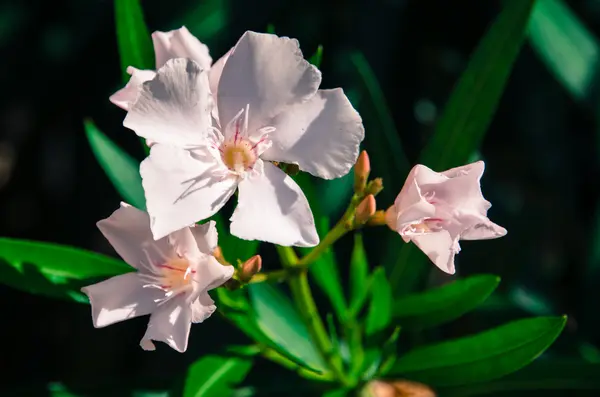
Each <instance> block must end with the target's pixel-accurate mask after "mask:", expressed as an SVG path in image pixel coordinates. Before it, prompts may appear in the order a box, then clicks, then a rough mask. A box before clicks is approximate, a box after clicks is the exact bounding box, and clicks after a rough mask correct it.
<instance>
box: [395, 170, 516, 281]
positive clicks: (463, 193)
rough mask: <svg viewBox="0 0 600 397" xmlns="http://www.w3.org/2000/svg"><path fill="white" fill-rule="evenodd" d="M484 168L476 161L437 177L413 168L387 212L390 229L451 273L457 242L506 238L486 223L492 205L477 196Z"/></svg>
mask: <svg viewBox="0 0 600 397" xmlns="http://www.w3.org/2000/svg"><path fill="white" fill-rule="evenodd" d="M484 167H485V165H484V163H483V161H478V162H476V163H472V164H468V165H465V166H462V167H457V168H452V169H450V170H448V171H444V172H442V173H438V172H435V171H432V170H431V169H429V168H427V167H425V166H424V165H421V164H418V165H416V166H415V167H413V169H412V170H411V171H410V173H409V174H408V178H406V182H405V183H404V186H403V187H402V190H401V191H400V194H398V197H397V198H396V201H395V202H394V205H393V206H391V207H390V208H389V209H388V210H387V211H386V220H387V224H388V226H389V227H390V228H391V229H392V230H394V231H397V232H398V233H399V234H400V235H401V236H402V238H403V239H404V241H405V242H409V241H412V242H414V243H415V244H416V245H417V247H419V248H420V249H421V251H423V252H424V253H425V254H426V255H427V256H428V257H429V259H430V260H431V261H432V262H433V263H434V264H435V265H436V266H437V267H439V268H440V269H442V270H443V271H444V272H446V273H450V274H454V271H455V269H454V255H455V254H457V253H458V252H459V251H460V246H459V244H458V241H459V240H484V239H492V238H498V237H502V236H504V235H505V234H506V229H504V228H503V227H501V226H498V225H496V224H495V223H493V222H491V221H490V220H489V219H488V218H487V211H488V209H489V208H490V207H491V206H492V204H491V203H490V202H489V201H487V200H485V199H484V198H483V194H482V193H481V187H480V179H481V176H482V174H483V170H484Z"/></svg>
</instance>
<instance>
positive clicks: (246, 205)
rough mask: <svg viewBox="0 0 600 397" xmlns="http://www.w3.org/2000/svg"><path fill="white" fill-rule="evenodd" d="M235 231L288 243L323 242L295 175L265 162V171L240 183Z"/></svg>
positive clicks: (243, 235) (247, 236) (241, 235)
mask: <svg viewBox="0 0 600 397" xmlns="http://www.w3.org/2000/svg"><path fill="white" fill-rule="evenodd" d="M231 234H233V235H234V236H237V237H239V238H242V239H245V240H261V241H267V242H270V243H273V244H279V245H284V246H290V245H294V246H298V247H314V246H315V245H317V244H318V243H319V236H318V235H317V230H316V228H315V221H314V219H313V214H312V212H311V210H310V206H309V204H308V200H306V197H305V196H304V193H303V192H302V190H301V189H300V187H299V186H298V185H297V184H296V182H294V180H293V179H292V178H290V177H289V176H288V175H287V174H285V173H284V172H283V171H281V170H280V169H279V168H277V167H275V166H274V165H273V164H271V163H268V162H264V172H263V173H262V174H258V175H253V176H252V177H250V178H247V179H244V180H243V181H242V182H241V183H240V185H239V198H238V205H237V208H236V209H235V211H234V213H233V215H232V216H231Z"/></svg>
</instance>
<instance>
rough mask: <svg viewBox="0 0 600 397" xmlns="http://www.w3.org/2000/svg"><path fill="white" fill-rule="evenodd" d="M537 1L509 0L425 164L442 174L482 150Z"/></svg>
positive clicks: (477, 54) (448, 108) (478, 50)
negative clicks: (481, 144)
mask: <svg viewBox="0 0 600 397" xmlns="http://www.w3.org/2000/svg"><path fill="white" fill-rule="evenodd" d="M534 3H535V0H507V1H506V2H505V3H504V4H505V7H504V9H503V10H502V11H501V13H500V15H499V16H498V17H497V18H496V20H495V21H494V23H493V24H492V25H491V26H490V28H489V30H488V32H487V33H486V35H485V36H484V37H483V38H482V39H481V41H480V42H479V45H478V46H477V48H476V49H475V52H474V53H473V55H472V56H471V59H470V61H469V64H468V66H467V69H466V70H465V71H464V72H463V74H462V76H461V77H460V79H459V81H458V83H457V85H456V87H455V88H454V90H453V92H452V95H451V96H450V99H449V100H448V103H447V104H446V107H445V109H444V112H443V114H442V116H441V117H440V120H439V121H438V123H437V125H436V129H435V132H434V134H433V136H432V137H431V139H430V140H429V143H428V144H427V146H426V147H425V148H424V149H423V152H422V153H421V161H420V162H421V163H423V164H425V165H427V166H429V167H431V168H433V169H434V170H437V171H443V170H446V169H448V168H452V167H456V166H459V165H463V164H465V163H466V162H467V160H468V159H469V157H470V156H471V155H472V154H473V152H474V151H475V150H477V148H478V147H479V145H480V143H481V141H482V140H483V136H484V135H485V132H486V130H487V128H488V126H489V124H490V122H491V120H492V118H493V116H494V113H495V111H496V107H497V106H498V102H499V101H500V98H501V96H502V92H503V91H504V86H505V85H506V82H507V81H508V77H509V76H510V72H511V70H512V66H513V63H514V62H515V60H516V58H517V55H518V54H519V51H520V49H521V45H522V43H523V39H524V37H525V33H526V31H527V24H528V21H529V16H530V14H531V11H532V9H533V5H534Z"/></svg>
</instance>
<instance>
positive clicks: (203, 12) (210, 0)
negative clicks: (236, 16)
mask: <svg viewBox="0 0 600 397" xmlns="http://www.w3.org/2000/svg"><path fill="white" fill-rule="evenodd" d="M191 4H193V6H192V8H191V9H185V8H184V11H183V12H182V14H181V15H180V17H179V18H175V19H174V22H173V23H172V25H171V26H172V28H174V29H178V28H179V27H181V26H186V27H187V28H188V29H189V31H190V32H191V33H192V34H193V35H194V36H196V37H197V38H198V40H200V41H202V42H206V41H207V40H210V39H211V38H212V37H214V36H216V35H217V34H218V33H219V32H221V31H223V29H224V28H225V27H226V26H227V24H228V23H229V19H230V18H231V16H230V7H229V3H228V2H227V1H224V0H203V1H199V2H193V3H191Z"/></svg>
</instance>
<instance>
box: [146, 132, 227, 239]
mask: <svg viewBox="0 0 600 397" xmlns="http://www.w3.org/2000/svg"><path fill="white" fill-rule="evenodd" d="M219 167H221V166H220V165H219V163H218V162H217V161H216V160H215V159H214V158H213V157H212V154H210V153H208V151H205V152H202V153H200V152H191V151H189V150H184V149H180V148H176V147H173V146H167V145H160V144H156V145H153V146H152V148H151V149H150V156H148V157H147V158H146V159H145V160H144V161H143V162H142V164H141V166H140V174H141V175H142V185H143V186H144V192H145V195H146V206H147V208H148V214H149V215H150V219H151V228H152V234H153V235H154V238H155V239H160V238H162V237H164V236H166V235H167V234H169V233H172V232H174V231H176V230H179V229H181V228H183V227H186V226H190V225H192V224H193V223H195V222H197V221H200V220H203V219H206V218H208V217H210V216H212V215H213V214H215V213H216V212H217V211H218V210H219V209H221V207H223V205H225V203H226V202H227V200H228V199H229V197H231V195H232V194H233V193H234V191H235V188H236V184H237V181H236V180H235V179H234V178H223V177H222V176H220V174H219V173H218V171H219Z"/></svg>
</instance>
